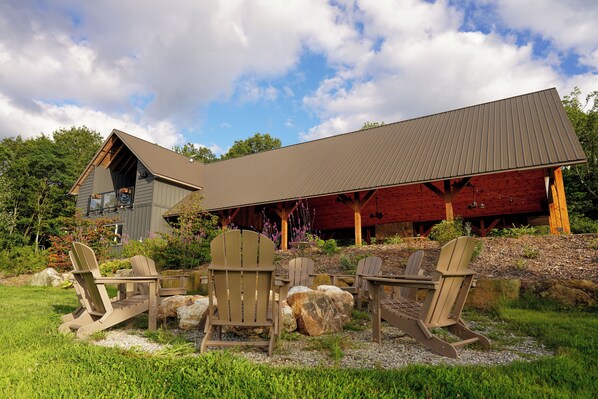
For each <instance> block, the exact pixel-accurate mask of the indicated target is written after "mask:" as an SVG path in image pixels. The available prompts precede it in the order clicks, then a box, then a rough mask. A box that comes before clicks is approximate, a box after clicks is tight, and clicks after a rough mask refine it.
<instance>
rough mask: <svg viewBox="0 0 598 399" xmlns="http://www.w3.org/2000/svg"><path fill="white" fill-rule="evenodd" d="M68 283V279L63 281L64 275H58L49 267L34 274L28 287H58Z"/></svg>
mask: <svg viewBox="0 0 598 399" xmlns="http://www.w3.org/2000/svg"><path fill="white" fill-rule="evenodd" d="M67 276H68V274H67ZM68 281H69V279H68V277H67V278H66V279H65V275H63V274H60V273H58V272H57V271H56V270H54V269H52V268H51V267H49V268H47V269H45V270H42V271H41V272H39V273H36V274H34V275H33V276H32V277H31V281H30V282H29V285H32V286H35V287H60V286H62V285H64V284H66V282H68Z"/></svg>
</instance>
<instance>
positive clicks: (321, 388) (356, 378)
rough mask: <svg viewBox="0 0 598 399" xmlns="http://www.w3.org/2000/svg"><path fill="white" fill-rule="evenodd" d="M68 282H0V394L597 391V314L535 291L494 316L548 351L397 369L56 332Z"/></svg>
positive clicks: (509, 394)
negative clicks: (269, 358) (129, 343)
mask: <svg viewBox="0 0 598 399" xmlns="http://www.w3.org/2000/svg"><path fill="white" fill-rule="evenodd" d="M75 304H76V297H75V295H74V294H73V292H72V291H69V290H58V289H52V288H36V287H19V288H15V287H3V286H0V343H1V346H0V398H36V397H41V398H104V397H106V398H178V397H180V398H227V397H232V398H245V397H247V398H271V397H275V398H303V397H305V398H335V399H338V398H348V397H357V398H366V397H367V398H369V397H387V398H400V397H438V398H455V397H464V398H476V397H479V398H493V397H500V398H515V397H522V398H544V397H551V398H552V397H554V398H561V397H562V398H595V397H598V364H597V363H598V317H596V316H597V312H596V310H595V309H593V310H589V311H580V310H571V309H568V310H567V309H559V308H558V307H557V306H553V305H549V304H545V303H534V301H532V300H527V301H522V302H521V303H518V304H515V305H511V306H503V307H501V308H500V309H499V310H498V312H497V313H498V317H501V318H502V319H504V320H507V321H508V322H509V323H510V324H511V325H512V326H513V328H514V329H518V330H521V331H522V332H524V333H526V334H529V335H531V336H534V337H537V338H538V339H539V340H540V341H542V342H543V343H544V344H545V345H547V346H548V347H550V348H552V349H553V350H555V351H556V353H557V355H556V356H554V357H548V358H542V359H540V360H536V361H533V362H517V363H513V364H511V365H508V366H494V367H482V366H471V367H450V366H410V367H407V368H404V369H400V370H396V371H382V370H379V371H378V370H374V371H371V370H343V369H335V368H327V369H322V368H318V369H292V368H286V369H285V368H272V367H266V366H259V365H254V364H252V363H249V362H248V361H246V360H242V359H239V358H237V357H235V355H234V354H232V353H226V352H221V351H218V352H211V353H208V354H207V355H205V356H179V355H176V354H171V355H161V356H150V355H145V354H140V353H139V352H134V351H122V350H118V349H114V348H104V347H98V346H95V345H90V344H88V343H86V342H82V341H77V340H75V339H73V337H71V336H62V335H60V334H58V332H57V331H56V330H57V327H58V325H59V324H60V322H59V319H60V316H61V315H62V314H65V313H68V312H70V311H72V310H73V309H74V308H75Z"/></svg>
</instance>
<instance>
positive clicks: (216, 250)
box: [201, 230, 287, 355]
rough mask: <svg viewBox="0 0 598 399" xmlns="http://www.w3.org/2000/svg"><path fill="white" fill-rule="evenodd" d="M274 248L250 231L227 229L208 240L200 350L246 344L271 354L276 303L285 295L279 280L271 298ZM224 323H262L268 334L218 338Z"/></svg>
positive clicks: (277, 329) (276, 326)
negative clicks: (264, 337) (260, 337)
mask: <svg viewBox="0 0 598 399" xmlns="http://www.w3.org/2000/svg"><path fill="white" fill-rule="evenodd" d="M274 250H275V246H274V243H273V242H272V241H271V240H269V239H268V238H267V237H266V236H264V235H262V234H258V233H256V232H253V231H241V230H229V231H226V232H224V233H222V234H220V235H219V236H217V237H216V238H214V239H213V240H212V242H211V244H210V252H211V255H212V263H211V265H210V266H209V267H208V297H209V308H208V317H207V321H206V328H205V331H206V335H205V337H204V339H203V341H202V343H201V352H202V353H203V352H205V351H206V348H207V347H208V346H220V347H227V346H233V345H250V346H258V347H265V348H268V354H269V355H271V354H272V350H273V349H274V342H275V339H276V337H277V336H278V335H279V333H280V325H279V320H280V311H281V310H280V306H279V303H280V301H282V300H284V299H285V298H286V288H287V287H286V285H285V286H283V287H282V288H281V289H280V290H279V295H278V297H279V299H278V301H277V300H276V295H275V288H276V287H275V281H274V280H275V277H274ZM216 304H217V305H216ZM216 306H217V308H216ZM225 326H238V327H268V328H269V330H270V332H269V333H270V339H269V340H264V341H249V342H248V341H243V342H239V341H223V340H222V327H225ZM215 333H216V334H215ZM214 335H216V337H215V338H214Z"/></svg>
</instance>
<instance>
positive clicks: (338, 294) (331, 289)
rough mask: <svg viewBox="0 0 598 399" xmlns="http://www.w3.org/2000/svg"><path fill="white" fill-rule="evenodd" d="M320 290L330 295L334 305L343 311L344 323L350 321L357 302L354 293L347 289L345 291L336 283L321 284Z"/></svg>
mask: <svg viewBox="0 0 598 399" xmlns="http://www.w3.org/2000/svg"><path fill="white" fill-rule="evenodd" d="M318 291H321V292H323V293H325V294H326V295H328V296H329V297H330V298H331V299H332V302H333V303H334V306H336V308H337V309H338V310H339V311H340V312H341V317H342V320H343V323H348V322H349V321H350V320H351V312H352V311H353V306H354V304H355V301H354V298H353V295H352V294H351V293H349V292H347V291H343V290H341V289H340V288H338V287H336V286H334V285H320V286H318Z"/></svg>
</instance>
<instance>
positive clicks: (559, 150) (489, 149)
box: [168, 88, 585, 214]
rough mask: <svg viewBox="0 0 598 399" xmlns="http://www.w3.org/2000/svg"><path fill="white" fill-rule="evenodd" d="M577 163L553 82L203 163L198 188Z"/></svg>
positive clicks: (248, 197) (217, 201) (215, 193)
mask: <svg viewBox="0 0 598 399" xmlns="http://www.w3.org/2000/svg"><path fill="white" fill-rule="evenodd" d="M581 162H585V155H584V152H583V149H582V148H581V145H580V144H579V141H578V139H577V136H576V135H575V132H574V131H573V128H572V127H571V124H570V123H569V120H568V118H567V115H566V113H565V110H564V109H563V106H562V104H561V100H560V98H559V95H558V93H557V91H556V89H554V88H553V89H547V90H543V91H539V92H535V93H530V94H525V95H521V96H517V97H512V98H507V99H503V100H498V101H493V102H489V103H485V104H480V105H475V106H471V107H467V108H461V109H457V110H454V111H448V112H443V113H439V114H435V115H430V116H426V117H420V118H416V119H410V120H406V121H403V122H397V123H393V124H388V125H383V126H381V127H376V128H372V129H367V130H361V131H357V132H353V133H347V134H343V135H338V136H333V137H329V138H325V139H320V140H314V141H310V142H307V143H302V144H297V145H292V146H288V147H283V148H281V149H277V150H272V151H268V152H263V153H259V154H254V155H249V156H245V157H242V158H236V159H231V160H227V161H221V162H216V163H212V164H207V165H204V170H203V172H204V181H203V182H204V184H203V189H202V190H201V192H200V193H201V195H203V196H204V201H203V207H204V208H205V209H207V210H218V209H226V208H235V207H240V206H249V205H257V204H265V203H272V202H278V201H284V200H291V199H297V198H309V197H316V196H323V195H329V194H335V193H346V192H353V191H360V190H367V189H373V188H380V187H389V186H399V185H405V184H414V183H419V182H428V181H436V180H444V179H449V178H459V177H465V176H473V175H480V174H488V173H497V172H504V171H510V170H520V169H534V168H542V167H546V166H558V165H568V164H575V163H581ZM176 208H177V207H175V208H173V209H171V210H170V211H169V212H168V213H169V214H175V213H176Z"/></svg>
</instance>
